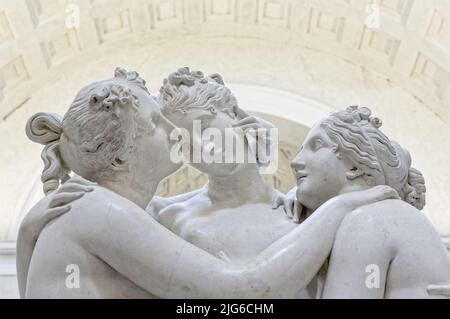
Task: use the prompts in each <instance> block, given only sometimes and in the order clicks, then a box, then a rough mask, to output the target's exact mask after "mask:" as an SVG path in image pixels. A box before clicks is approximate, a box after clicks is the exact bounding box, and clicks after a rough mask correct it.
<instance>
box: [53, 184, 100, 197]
mask: <svg viewBox="0 0 450 319" xmlns="http://www.w3.org/2000/svg"><path fill="white" fill-rule="evenodd" d="M93 190H94V188H93V187H91V186H85V185H81V184H77V183H68V184H64V185H63V186H61V187H60V188H59V189H58V190H57V191H56V194H62V193H77V192H92V191H93Z"/></svg>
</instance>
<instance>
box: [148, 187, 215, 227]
mask: <svg viewBox="0 0 450 319" xmlns="http://www.w3.org/2000/svg"><path fill="white" fill-rule="evenodd" d="M210 206H211V201H210V199H209V197H208V196H207V189H202V190H201V191H200V192H198V193H197V194H196V195H194V196H192V197H191V198H189V199H187V200H184V201H180V202H177V203H174V204H171V205H169V206H167V207H165V208H164V209H162V210H161V211H160V212H159V214H158V216H157V219H156V220H157V221H158V222H159V223H161V224H162V225H164V226H165V227H166V228H169V229H171V227H172V226H173V225H174V223H175V222H176V220H178V219H179V218H183V217H186V216H187V215H190V214H191V213H194V214H195V213H198V212H201V211H203V210H205V209H208V208H209V207H210Z"/></svg>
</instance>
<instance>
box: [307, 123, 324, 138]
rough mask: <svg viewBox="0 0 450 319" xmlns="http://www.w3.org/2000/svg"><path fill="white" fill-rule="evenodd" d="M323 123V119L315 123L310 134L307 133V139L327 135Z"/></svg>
mask: <svg viewBox="0 0 450 319" xmlns="http://www.w3.org/2000/svg"><path fill="white" fill-rule="evenodd" d="M322 123H323V120H321V121H319V122H317V123H315V124H314V125H313V127H312V128H311V129H310V130H309V132H308V134H307V135H306V139H305V141H306V140H309V139H313V138H318V137H321V138H323V137H327V134H326V132H325V130H324V129H323V127H322Z"/></svg>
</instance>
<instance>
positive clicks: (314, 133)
mask: <svg viewBox="0 0 450 319" xmlns="http://www.w3.org/2000/svg"><path fill="white" fill-rule="evenodd" d="M334 147H335V144H334V143H333V142H332V141H331V140H330V138H329V137H328V135H327V134H326V132H325V130H324V129H323V128H322V127H321V126H320V123H317V124H316V125H314V126H313V128H312V129H311V130H310V131H309V133H308V135H307V136H306V139H305V141H304V143H303V145H302V147H301V148H300V151H299V153H298V154H297V156H296V157H295V159H294V160H293V161H292V163H291V167H292V168H293V169H294V173H295V177H296V180H297V199H298V200H299V201H300V202H301V203H302V204H303V205H304V206H305V207H307V208H309V209H311V210H315V209H317V208H318V207H319V206H320V205H322V204H323V203H324V202H326V201H327V200H328V199H331V198H333V197H335V196H337V195H338V194H340V193H341V191H342V190H343V188H344V187H345V186H346V185H348V183H349V181H348V179H347V177H346V173H347V172H348V171H349V169H350V168H351V165H350V163H348V162H347V161H346V160H345V159H339V158H338V156H337V155H338V154H337V153H336V152H335V151H334Z"/></svg>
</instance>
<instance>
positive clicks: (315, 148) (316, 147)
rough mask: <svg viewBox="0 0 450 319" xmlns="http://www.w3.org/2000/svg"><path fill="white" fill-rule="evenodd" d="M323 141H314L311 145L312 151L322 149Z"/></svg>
mask: <svg viewBox="0 0 450 319" xmlns="http://www.w3.org/2000/svg"><path fill="white" fill-rule="evenodd" d="M323 145H324V144H323V141H322V140H321V139H319V138H318V139H316V140H315V141H314V144H313V149H314V150H315V151H317V150H318V149H320V148H322V147H323Z"/></svg>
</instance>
